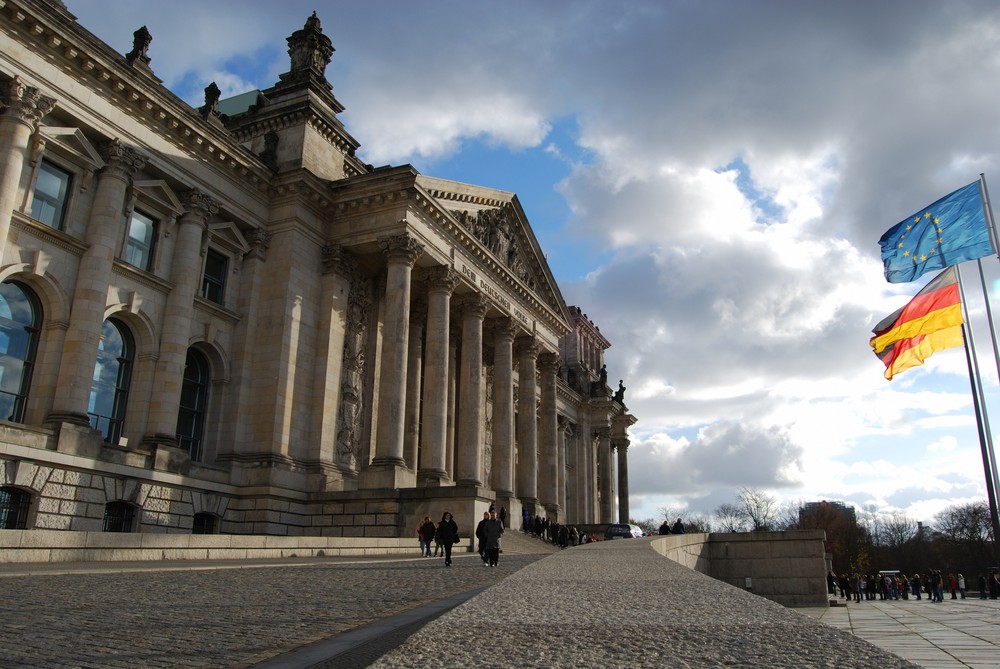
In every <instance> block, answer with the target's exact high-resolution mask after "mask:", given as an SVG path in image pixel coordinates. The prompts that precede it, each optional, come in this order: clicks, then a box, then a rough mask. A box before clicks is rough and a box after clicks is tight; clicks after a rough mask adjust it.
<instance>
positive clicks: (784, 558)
mask: <svg viewBox="0 0 1000 669" xmlns="http://www.w3.org/2000/svg"><path fill="white" fill-rule="evenodd" d="M825 539H826V533H825V532H823V531H822V530H796V531H792V532H745V533H736V534H722V533H715V534H680V535H674V534H671V535H667V536H663V537H658V538H656V539H654V540H653V548H655V549H656V551H657V552H659V553H660V554H662V555H664V556H665V557H667V558H669V559H671V560H673V561H674V562H678V563H680V564H682V565H684V566H685V567H688V568H689V569H693V570H694V571H697V572H700V573H702V574H706V575H708V576H711V577H712V578H715V579H718V580H720V581H724V582H726V583H729V584H730V585H733V586H736V587H737V588H740V589H743V590H749V591H750V592H753V593H755V594H757V595H760V596H762V597H766V598H768V599H770V600H772V601H775V602H777V603H779V604H782V605H784V606H790V607H815V606H820V607H825V606H829V598H828V596H827V591H826V552H825Z"/></svg>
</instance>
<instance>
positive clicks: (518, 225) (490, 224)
mask: <svg viewBox="0 0 1000 669" xmlns="http://www.w3.org/2000/svg"><path fill="white" fill-rule="evenodd" d="M417 181H418V183H419V184H420V185H421V186H423V187H424V188H427V189H428V192H429V194H430V195H431V196H432V197H434V198H435V199H436V200H437V203H438V205H439V206H440V207H441V208H442V209H445V210H447V211H448V212H449V213H450V214H451V215H452V216H454V217H455V219H456V220H457V221H458V223H459V225H460V226H462V228H463V229H464V230H465V231H466V232H467V233H469V235H470V236H472V237H474V238H475V239H476V240H477V241H478V242H479V244H480V245H481V247H485V249H486V251H487V252H488V253H489V254H490V258H491V259H492V260H493V261H494V263H493V265H494V267H495V268H496V269H495V271H496V273H497V275H498V276H497V278H498V279H500V282H501V283H504V279H505V278H507V277H513V278H514V279H516V280H517V281H518V282H519V283H520V284H521V285H523V286H525V287H526V288H527V289H528V291H529V292H530V293H531V294H533V295H534V296H535V297H536V298H537V299H538V300H539V301H541V302H542V303H543V304H545V305H546V306H547V307H548V308H549V309H551V310H552V311H554V312H555V313H556V314H558V315H559V316H560V317H561V318H563V319H567V320H568V312H567V311H566V303H565V301H564V300H563V298H562V294H561V293H560V292H559V287H558V285H557V284H556V282H555V279H554V278H553V277H552V272H551V271H550V270H549V266H548V263H547V262H546V260H545V255H544V254H543V253H542V250H541V248H540V247H539V245H538V240H537V239H536V238H535V234H534V232H533V231H532V230H531V226H530V225H529V224H528V219H527V217H526V216H525V214H524V211H523V210H522V209H521V205H520V203H519V202H518V200H517V196H516V195H514V194H513V193H509V192H506V191H499V190H495V189H491V188H484V187H481V186H472V185H469V184H463V183H458V182H453V181H446V180H444V179H435V178H432V177H425V176H420V177H419V178H418V180H417Z"/></svg>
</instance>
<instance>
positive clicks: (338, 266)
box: [323, 244, 358, 277]
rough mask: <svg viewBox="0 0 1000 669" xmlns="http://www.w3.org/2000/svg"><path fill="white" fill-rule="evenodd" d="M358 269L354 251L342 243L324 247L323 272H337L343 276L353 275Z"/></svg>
mask: <svg viewBox="0 0 1000 669" xmlns="http://www.w3.org/2000/svg"><path fill="white" fill-rule="evenodd" d="M357 271H358V260H357V258H356V257H355V255H354V254H353V253H351V252H350V251H348V250H347V249H345V248H344V247H343V246H341V245H340V244H327V245H326V246H324V247H323V274H330V273H332V272H336V273H337V274H340V275H341V276H343V277H351V276H353V275H354V274H355V272H357Z"/></svg>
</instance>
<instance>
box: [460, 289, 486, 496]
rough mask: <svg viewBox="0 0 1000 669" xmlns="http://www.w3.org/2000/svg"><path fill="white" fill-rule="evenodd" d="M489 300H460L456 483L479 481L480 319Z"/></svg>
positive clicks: (481, 342)
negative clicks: (460, 324)
mask: <svg viewBox="0 0 1000 669" xmlns="http://www.w3.org/2000/svg"><path fill="white" fill-rule="evenodd" d="M488 308H489V302H488V301H487V300H486V298H485V297H484V296H483V295H481V294H479V293H476V294H475V295H472V296H469V297H467V298H465V299H464V300H463V301H462V362H461V377H460V378H459V382H458V392H459V396H458V443H457V445H456V451H455V483H458V484H466V485H481V484H482V482H483V481H482V473H481V472H482V469H483V318H484V317H485V316H486V310H487V309H488Z"/></svg>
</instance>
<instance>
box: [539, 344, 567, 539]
mask: <svg viewBox="0 0 1000 669" xmlns="http://www.w3.org/2000/svg"><path fill="white" fill-rule="evenodd" d="M538 367H539V370H540V371H541V374H540V375H539V376H540V377H541V381H542V394H541V395H542V396H541V406H540V411H539V414H540V419H541V434H539V441H540V442H541V454H540V458H539V459H540V461H541V462H540V463H539V467H538V479H539V480H538V484H539V485H538V498H539V499H538V501H539V502H541V504H542V506H544V507H545V510H546V511H547V512H548V516H549V518H552V519H553V520H558V521H560V522H561V520H562V519H561V518H560V516H559V511H560V506H559V494H558V491H559V467H558V465H559V455H558V450H559V421H558V416H557V414H556V374H557V373H558V372H559V356H558V354H556V353H551V352H545V353H543V354H542V355H540V356H538Z"/></svg>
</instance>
